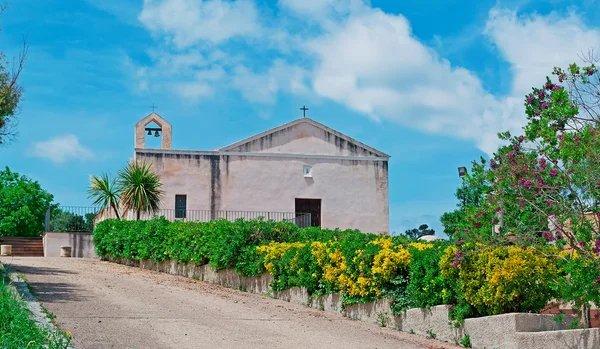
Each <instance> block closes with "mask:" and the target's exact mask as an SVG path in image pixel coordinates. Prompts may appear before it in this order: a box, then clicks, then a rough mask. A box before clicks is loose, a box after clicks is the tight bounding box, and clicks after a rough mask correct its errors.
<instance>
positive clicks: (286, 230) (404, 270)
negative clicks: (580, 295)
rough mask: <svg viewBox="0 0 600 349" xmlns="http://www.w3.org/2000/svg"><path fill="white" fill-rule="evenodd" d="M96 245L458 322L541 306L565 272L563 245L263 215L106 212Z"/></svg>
mask: <svg viewBox="0 0 600 349" xmlns="http://www.w3.org/2000/svg"><path fill="white" fill-rule="evenodd" d="M94 244H95V246H96V250H97V253H98V255H100V256H102V257H113V258H125V259H128V260H145V259H150V260H152V261H154V262H160V261H164V260H176V261H178V262H180V263H194V264H196V265H203V264H206V263H208V264H210V265H213V266H215V267H216V268H217V269H235V270H236V271H237V272H239V273H241V274H242V275H246V276H258V275H260V274H262V273H264V272H269V273H270V274H271V275H273V281H272V283H271V287H272V290H273V291H274V292H277V291H281V290H285V289H290V288H293V287H304V288H306V289H307V291H308V293H309V294H310V295H311V296H320V295H324V294H329V293H340V294H341V295H342V306H343V307H345V306H348V305H350V304H354V303H364V302H370V301H373V300H375V299H378V298H383V297H385V298H389V299H391V301H392V312H393V313H394V314H396V315H397V314H399V313H401V312H402V311H404V310H406V309H408V308H429V307H432V306H435V305H440V304H449V305H450V312H451V314H452V317H453V319H455V320H458V321H460V320H463V319H465V318H466V317H470V316H483V315H493V314H500V313H505V312H530V311H539V310H541V309H542V308H544V307H545V306H546V304H547V303H548V301H549V300H550V299H554V298H556V297H558V296H559V292H558V291H557V289H556V288H554V287H553V286H554V282H555V280H556V279H557V278H566V275H567V272H566V271H565V270H562V269H560V268H561V267H560V265H559V263H558V260H557V258H556V257H552V255H555V254H556V252H557V249H545V250H544V251H538V250H536V249H534V248H526V249H521V248H519V247H514V246H513V247H485V246H483V245H469V246H462V249H461V250H460V251H459V250H458V249H457V248H456V247H455V246H452V245H450V244H449V243H447V242H436V243H420V242H410V241H409V240H408V239H407V238H406V237H389V236H378V235H372V234H363V233H361V232H358V231H354V230H346V231H341V230H328V229H319V228H305V229H300V228H298V227H297V226H296V225H294V224H292V223H285V222H283V223H282V222H274V221H263V220H255V221H245V220H241V219H240V220H237V221H235V222H230V221H226V220H217V221H212V222H207V223H190V222H180V221H176V222H169V221H167V220H166V219H164V218H160V219H154V220H150V221H119V220H106V221H103V222H101V223H99V224H98V225H97V227H96V230H95V231H94ZM583 267H584V266H582V268H583ZM590 277H592V276H590ZM581 292H585V291H581Z"/></svg>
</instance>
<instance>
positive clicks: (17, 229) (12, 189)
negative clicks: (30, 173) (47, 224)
mask: <svg viewBox="0 0 600 349" xmlns="http://www.w3.org/2000/svg"><path fill="white" fill-rule="evenodd" d="M52 200H53V196H52V195H51V194H50V193H48V192H47V191H45V190H44V189H42V187H41V186H40V184H39V183H38V182H37V181H33V180H31V179H30V178H28V177H26V176H21V175H19V174H18V173H16V172H11V170H10V169H9V168H8V167H6V169H5V170H4V171H0V236H39V235H41V233H42V232H43V231H44V218H45V215H46V209H47V208H48V207H50V206H51V204H52ZM53 206H56V205H53Z"/></svg>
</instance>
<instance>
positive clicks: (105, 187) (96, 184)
mask: <svg viewBox="0 0 600 349" xmlns="http://www.w3.org/2000/svg"><path fill="white" fill-rule="evenodd" d="M120 196H121V191H120V188H119V186H118V185H117V182H116V180H115V179H112V180H111V179H110V178H109V177H108V174H107V173H102V174H101V175H100V176H92V177H91V179H90V188H89V189H88V198H89V199H93V200H94V202H93V205H94V206H98V207H100V209H101V210H103V209H106V208H109V207H110V208H112V210H113V211H114V212H115V217H116V218H117V219H119V217H120V215H119V198H120Z"/></svg>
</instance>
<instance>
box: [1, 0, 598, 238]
mask: <svg viewBox="0 0 600 349" xmlns="http://www.w3.org/2000/svg"><path fill="white" fill-rule="evenodd" d="M8 5H9V8H8V9H7V11H6V12H5V13H4V14H3V15H2V17H1V18H0V23H1V24H2V32H1V33H0V45H1V46H0V49H1V50H3V51H4V52H5V53H6V55H7V58H9V59H10V58H12V57H13V56H15V55H16V54H17V53H18V49H19V47H20V45H21V44H22V40H23V36H24V35H25V36H26V37H27V41H28V43H29V57H28V61H27V65H26V67H25V71H24V72H23V75H22V79H21V83H22V85H23V87H24V89H25V94H24V100H23V103H22V105H21V111H20V114H19V119H20V123H19V132H20V135H19V138H18V140H17V141H16V142H14V143H11V144H9V145H8V146H5V147H3V148H0V166H2V167H4V166H5V165H7V166H9V167H10V168H11V169H12V170H14V171H17V172H19V173H22V174H25V175H28V176H30V177H32V178H34V179H36V180H38V181H39V182H40V183H41V184H42V185H43V186H44V187H45V188H46V189H47V190H49V191H50V192H51V193H53V194H54V195H55V198H56V201H57V202H59V203H61V204H64V205H89V201H88V199H87V194H86V188H87V185H88V181H89V175H90V174H98V173H100V172H102V171H109V172H111V173H115V172H116V171H117V170H118V169H119V168H120V167H122V166H123V165H124V164H125V163H126V162H127V160H128V159H129V158H131V156H132V155H133V126H134V124H135V122H136V121H137V120H139V119H140V118H142V117H144V116H145V115H147V114H148V113H149V112H150V111H151V109H150V108H149V106H150V105H152V103H155V104H156V105H157V106H158V109H157V112H158V113H160V114H161V115H162V116H163V117H165V118H167V119H168V120H169V121H170V122H171V123H172V125H173V136H174V139H173V143H174V148H180V149H214V148H217V147H220V146H223V145H226V144H230V143H233V142H235V141H237V140H239V139H242V138H245V137H247V136H251V135H253V134H255V133H259V132H261V131H264V130H266V129H269V128H272V127H275V126H278V125H280V124H282V123H285V122H288V121H291V120H293V119H295V118H297V117H299V116H301V111H300V110H299V108H300V107H301V106H302V105H304V104H306V105H307V106H308V107H309V108H310V110H309V112H308V115H309V116H310V117H312V118H313V119H315V120H317V121H319V122H321V123H324V124H326V125H328V126H330V127H332V128H334V129H337V130H339V131H341V132H343V133H345V134H347V135H349V136H351V137H354V138H356V139H358V140H360V141H362V142H364V143H366V144H369V145H371V146H373V147H375V148H377V149H380V150H382V151H384V152H386V153H388V154H390V155H392V159H391V160H390V167H389V169H390V226H391V230H393V231H397V232H400V231H403V230H405V229H409V228H413V227H416V226H418V225H419V224H422V223H427V224H429V225H430V226H433V227H434V228H435V229H436V230H438V231H441V226H440V223H439V221H438V219H439V216H440V215H441V214H442V213H443V212H445V211H448V210H451V209H453V208H454V207H455V204H456V199H455V198H454V191H455V189H456V187H457V186H458V185H459V183H460V181H459V178H458V176H457V170H456V168H457V167H458V166H462V165H469V164H470V162H471V161H472V160H473V159H476V158H478V157H480V156H487V154H490V153H491V152H493V151H494V149H496V147H497V146H498V141H497V138H496V136H495V135H496V133H497V132H500V131H504V130H512V131H518V130H519V129H520V127H521V126H522V125H523V123H524V115H523V102H522V101H523V96H524V95H525V93H527V92H528V91H529V89H530V88H531V87H532V86H536V85H539V84H541V83H542V82H543V81H544V77H545V76H546V75H547V74H549V72H550V71H551V69H552V67H553V66H557V65H558V66H565V65H566V64H568V63H570V62H573V61H576V60H577V59H578V54H580V53H581V52H587V51H588V49H590V48H596V49H597V50H600V27H598V25H597V23H600V3H599V2H598V1H596V0H583V1H560V0H554V1H486V0H482V1H473V2H466V1H450V0H439V1H428V2H421V1H383V0H379V1H376V0H373V1H371V2H365V1H361V0H318V1H317V0H279V1H275V0H270V1H266V0H262V1H261V0H256V1H253V0H238V1H226V0H207V1H200V0H145V1H133V0H131V1H117V0H85V1H84V0H44V1H38V0H18V1H16V0H9V2H8Z"/></svg>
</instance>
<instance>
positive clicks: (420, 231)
mask: <svg viewBox="0 0 600 349" xmlns="http://www.w3.org/2000/svg"><path fill="white" fill-rule="evenodd" d="M433 234H435V230H433V229H430V228H429V226H428V225H427V224H421V225H420V226H419V228H413V229H408V230H406V231H405V232H404V235H406V236H407V237H408V238H409V239H418V238H420V237H421V236H424V235H433Z"/></svg>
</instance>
